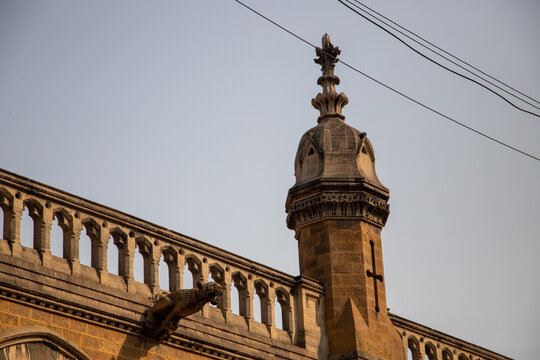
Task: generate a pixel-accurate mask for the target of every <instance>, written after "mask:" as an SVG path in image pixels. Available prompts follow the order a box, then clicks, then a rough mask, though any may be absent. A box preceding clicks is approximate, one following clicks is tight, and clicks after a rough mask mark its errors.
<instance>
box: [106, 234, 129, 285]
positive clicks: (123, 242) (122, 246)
mask: <svg viewBox="0 0 540 360" xmlns="http://www.w3.org/2000/svg"><path fill="white" fill-rule="evenodd" d="M109 234H110V237H112V239H113V244H114V246H116V248H117V250H118V251H117V252H118V275H120V276H122V277H123V278H124V279H126V280H127V279H129V278H130V275H131V274H130V269H129V264H130V261H129V260H130V259H129V249H128V243H127V241H128V236H127V234H126V232H125V231H124V230H122V228H120V227H119V226H115V227H113V228H112V229H110V230H109ZM107 261H110V257H109V256H107ZM107 266H108V264H107Z"/></svg>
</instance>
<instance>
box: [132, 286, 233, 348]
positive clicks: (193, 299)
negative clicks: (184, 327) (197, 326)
mask: <svg viewBox="0 0 540 360" xmlns="http://www.w3.org/2000/svg"><path fill="white" fill-rule="evenodd" d="M222 293H223V289H222V288H221V286H220V285H219V284H216V283H215V282H210V283H206V284H204V285H203V283H202V282H198V283H197V288H196V289H181V290H176V291H173V292H171V293H169V294H167V295H164V296H161V297H160V298H159V299H158V300H157V301H156V302H155V303H154V306H152V307H151V308H150V309H147V310H146V311H145V312H144V315H145V319H144V322H143V330H144V331H145V333H146V334H147V335H148V336H150V337H151V338H154V339H156V340H159V341H163V340H167V339H168V338H169V336H171V333H172V332H174V331H175V330H176V329H177V328H178V322H179V321H180V320H181V319H183V318H185V317H187V316H189V315H191V314H194V313H196V312H198V311H199V310H201V309H202V308H203V306H204V305H205V304H206V303H207V302H209V303H210V304H212V305H217V304H218V302H219V298H220V297H221V294H222Z"/></svg>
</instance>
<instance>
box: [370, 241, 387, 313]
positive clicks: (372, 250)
mask: <svg viewBox="0 0 540 360" xmlns="http://www.w3.org/2000/svg"><path fill="white" fill-rule="evenodd" d="M369 245H371V264H372V267H373V272H372V271H370V270H366V275H367V276H368V277H372V278H373V289H374V291H375V311H376V312H379V310H380V309H379V291H378V290H377V280H379V281H380V282H383V276H382V275H381V274H377V267H376V263H375V244H373V241H370V242H369Z"/></svg>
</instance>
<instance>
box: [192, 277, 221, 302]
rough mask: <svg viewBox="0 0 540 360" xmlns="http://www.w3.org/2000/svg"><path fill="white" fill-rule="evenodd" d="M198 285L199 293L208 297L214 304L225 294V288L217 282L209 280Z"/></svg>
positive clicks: (202, 296)
mask: <svg viewBox="0 0 540 360" xmlns="http://www.w3.org/2000/svg"><path fill="white" fill-rule="evenodd" d="M197 287H198V288H199V295H200V296H201V298H203V299H206V300H207V301H209V302H210V304H212V305H217V304H218V303H219V299H220V297H221V295H222V294H223V288H222V287H221V285H219V284H217V283H215V282H209V283H206V284H204V285H203V284H202V283H198V284H197Z"/></svg>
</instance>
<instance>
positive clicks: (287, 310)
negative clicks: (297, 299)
mask: <svg viewBox="0 0 540 360" xmlns="http://www.w3.org/2000/svg"><path fill="white" fill-rule="evenodd" d="M276 302H277V303H278V304H279V307H280V308H281V328H282V329H283V330H285V331H292V307H291V296H290V293H289V291H287V290H286V289H285V288H283V287H281V286H280V287H278V288H276ZM276 320H277V319H276Z"/></svg>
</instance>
